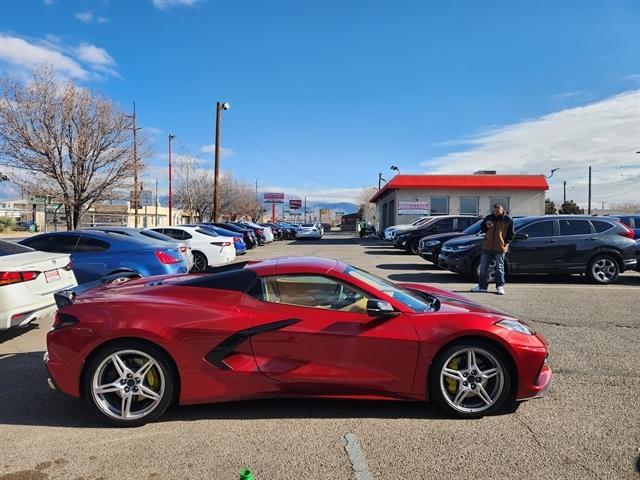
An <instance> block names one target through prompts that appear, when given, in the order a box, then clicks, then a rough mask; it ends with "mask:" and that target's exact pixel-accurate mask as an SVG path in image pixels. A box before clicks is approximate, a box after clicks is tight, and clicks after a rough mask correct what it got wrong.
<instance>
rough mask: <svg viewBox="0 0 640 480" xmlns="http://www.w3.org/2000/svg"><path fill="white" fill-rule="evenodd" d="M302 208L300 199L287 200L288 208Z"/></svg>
mask: <svg viewBox="0 0 640 480" xmlns="http://www.w3.org/2000/svg"><path fill="white" fill-rule="evenodd" d="M300 208H302V200H289V209H291V210H298V209H300Z"/></svg>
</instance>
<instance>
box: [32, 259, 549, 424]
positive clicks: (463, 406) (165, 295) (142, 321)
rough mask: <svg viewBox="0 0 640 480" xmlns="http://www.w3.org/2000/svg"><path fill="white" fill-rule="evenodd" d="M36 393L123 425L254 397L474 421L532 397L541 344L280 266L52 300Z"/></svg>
mask: <svg viewBox="0 0 640 480" xmlns="http://www.w3.org/2000/svg"><path fill="white" fill-rule="evenodd" d="M56 302H57V305H58V307H59V308H58V313H57V315H56V319H55V322H54V325H53V328H52V329H51V331H50V332H49V333H48V334H47V352H46V354H45V364H46V367H47V370H48V372H49V375H50V378H49V386H50V387H51V388H55V389H57V390H59V391H61V392H63V393H65V394H68V395H71V396H74V397H81V398H83V399H84V400H85V401H86V404H87V405H88V407H89V408H90V409H92V410H94V411H95V412H96V413H97V414H98V415H99V416H100V417H102V418H103V419H104V420H106V421H108V422H111V423H113V424H116V425H119V426H137V425H141V424H144V423H146V422H149V421H152V420H154V419H157V418H158V417H160V416H161V415H162V414H163V413H164V412H165V411H166V409H167V408H168V407H169V406H170V405H171V404H173V403H177V404H180V405H188V404H198V403H212V402H223V401H230V400H237V399H249V398H267V397H315V398H350V399H367V400H375V399H382V400H411V401H416V400H431V401H433V402H435V403H436V404H438V405H439V406H440V407H441V408H442V409H444V410H445V411H446V412H448V414H451V415H455V416H459V417H464V418H476V417H480V416H483V415H490V414H493V413H496V412H498V411H504V410H507V411H508V410H509V409H510V408H512V407H513V406H516V405H517V402H519V401H522V400H526V399H531V398H537V397H542V396H544V394H545V393H546V391H547V389H548V388H549V385H550V382H551V369H550V367H549V364H548V362H547V353H548V346H547V342H546V340H545V339H544V337H542V336H541V335H540V334H537V333H535V332H534V331H532V329H531V328H530V327H529V326H527V325H526V324H525V323H524V322H522V321H519V320H518V319H516V318H513V317H511V316H509V315H506V314H503V313H501V312H499V311H497V310H493V309H490V308H486V307H483V306H481V305H479V304H477V303H473V302H471V301H469V300H468V299H466V298H465V297H462V296H460V295H456V294H454V293H451V292H448V291H445V290H442V289H439V288H435V287H432V286H428V285H423V284H417V283H403V284H394V283H391V282H389V281H387V280H384V279H382V278H379V277H377V276H375V275H372V274H371V273H368V272H366V271H364V270H360V269H358V268H356V267H353V266H351V265H347V264H345V263H342V262H340V261H336V260H330V259H325V258H315V257H287V258H277V259H272V260H263V261H250V262H242V263H235V264H231V265H227V266H224V267H220V268H219V269H217V270H216V271H215V272H213V273H210V274H202V275H165V276H161V277H154V278H139V279H132V280H129V281H126V282H113V283H111V284H105V285H102V286H100V287H97V288H92V289H90V290H88V291H85V292H82V293H78V294H75V295H74V294H73V293H72V292H63V293H59V294H57V296H56Z"/></svg>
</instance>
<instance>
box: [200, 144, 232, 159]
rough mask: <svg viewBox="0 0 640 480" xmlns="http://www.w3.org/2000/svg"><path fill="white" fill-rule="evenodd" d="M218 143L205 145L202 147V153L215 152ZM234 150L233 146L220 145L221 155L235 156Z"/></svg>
mask: <svg viewBox="0 0 640 480" xmlns="http://www.w3.org/2000/svg"><path fill="white" fill-rule="evenodd" d="M215 149H216V144H215V143H209V144H208V145H203V146H202V147H200V150H199V151H200V153H213V152H215ZM233 154H234V151H233V149H231V148H225V147H220V155H221V156H223V157H231V156H233Z"/></svg>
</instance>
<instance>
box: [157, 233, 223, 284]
mask: <svg viewBox="0 0 640 480" xmlns="http://www.w3.org/2000/svg"><path fill="white" fill-rule="evenodd" d="M149 230H153V231H154V232H158V233H162V234H163V235H167V236H169V237H171V238H174V239H176V240H186V241H188V242H189V246H190V247H191V252H192V253H193V266H192V267H191V272H192V273H199V272H202V271H204V270H205V269H206V268H207V267H215V266H217V265H224V264H225V263H229V262H232V261H234V260H235V259H236V247H235V246H234V245H233V239H232V238H231V237H223V236H221V235H217V234H215V233H214V232H212V231H210V230H207V229H204V228H200V227H187V226H182V225H174V226H172V227H158V228H150V229H149Z"/></svg>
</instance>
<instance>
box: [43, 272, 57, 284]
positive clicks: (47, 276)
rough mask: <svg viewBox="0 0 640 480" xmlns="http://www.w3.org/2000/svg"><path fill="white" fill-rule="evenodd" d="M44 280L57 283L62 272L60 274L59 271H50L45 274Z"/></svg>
mask: <svg viewBox="0 0 640 480" xmlns="http://www.w3.org/2000/svg"><path fill="white" fill-rule="evenodd" d="M44 278H45V280H46V281H47V283H51V282H57V281H58V280H60V272H58V270H49V271H48V272H44Z"/></svg>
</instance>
